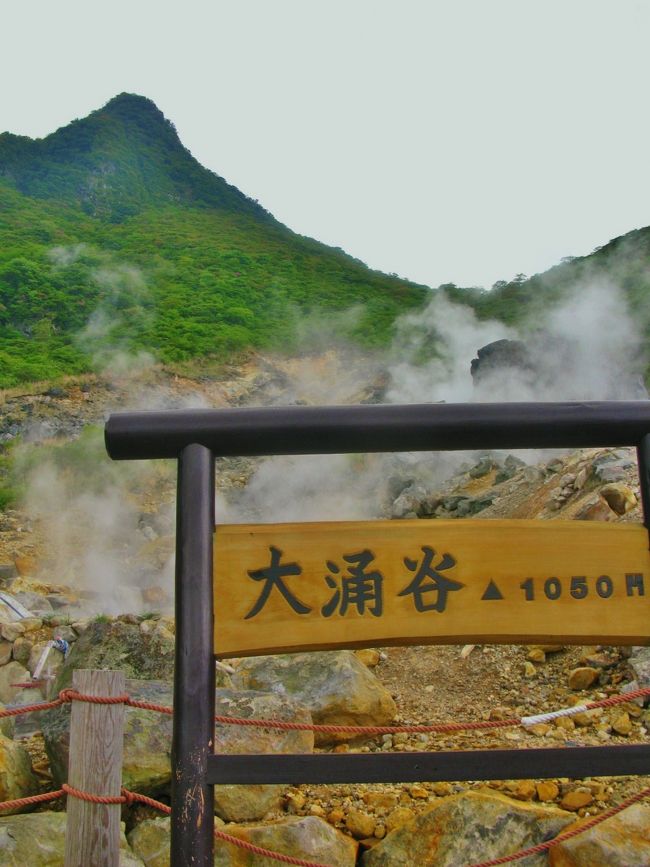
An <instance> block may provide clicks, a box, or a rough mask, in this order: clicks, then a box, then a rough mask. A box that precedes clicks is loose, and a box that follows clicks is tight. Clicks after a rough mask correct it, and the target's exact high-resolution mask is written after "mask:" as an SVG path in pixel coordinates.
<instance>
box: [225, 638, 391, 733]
mask: <svg viewBox="0 0 650 867" xmlns="http://www.w3.org/2000/svg"><path fill="white" fill-rule="evenodd" d="M233 684H234V686H235V687H240V688H245V689H257V690H262V691H264V692H273V691H275V692H282V691H284V692H285V693H286V694H287V695H290V696H292V697H293V698H295V699H296V700H297V701H298V702H299V703H300V704H302V705H304V706H305V707H307V708H309V710H310V711H311V714H312V716H313V718H314V722H316V723H323V724H327V725H357V726H359V725H360V726H364V725H367V726H376V725H386V724H388V723H390V722H391V720H392V719H393V717H394V716H395V714H396V712H397V708H396V706H395V702H394V701H393V699H392V697H391V695H390V693H389V692H388V691H387V690H386V689H385V688H384V687H383V686H382V685H381V684H380V682H379V681H378V680H377V678H376V677H375V676H374V674H372V672H371V671H369V670H368V669H367V668H366V666H365V665H363V664H362V663H361V662H359V660H358V659H357V658H356V657H355V655H354V653H352V652H350V651H349V650H339V651H331V652H320V653H291V654H284V655H281V656H256V657H251V658H250V659H243V660H241V661H240V663H239V666H238V668H237V671H236V673H235V674H234V675H233ZM350 739H351V738H350V736H349V735H347V734H342V735H317V736H316V743H333V742H336V741H344V740H350Z"/></svg>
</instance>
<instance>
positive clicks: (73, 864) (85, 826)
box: [65, 670, 125, 867]
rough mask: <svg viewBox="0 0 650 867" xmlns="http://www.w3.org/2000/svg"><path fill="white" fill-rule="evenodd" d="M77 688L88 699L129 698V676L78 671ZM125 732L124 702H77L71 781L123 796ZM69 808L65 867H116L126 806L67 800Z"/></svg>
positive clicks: (73, 719)
mask: <svg viewBox="0 0 650 867" xmlns="http://www.w3.org/2000/svg"><path fill="white" fill-rule="evenodd" d="M72 686H73V688H74V689H76V690H77V691H78V692H80V693H82V694H84V695H96V696H109V697H110V696H116V695H124V692H125V680H124V672H123V671H82V670H78V671H74V672H73V673H72ZM123 732H124V705H123V704H90V703H88V702H81V701H73V702H72V711H71V714H70V758H69V766H68V783H69V784H70V785H71V786H74V788H75V789H79V790H80V791H82V792H88V793H89V794H91V795H106V796H108V797H115V796H117V795H119V794H120V787H121V785H122V743H123ZM66 810H67V814H68V816H67V824H66V833H65V867H88V865H89V864H93V865H95V867H117V864H118V861H119V851H120V813H121V805H120V804H91V803H89V802H88V801H82V800H81V799H80V798H74V797H72V796H68V799H67V804H66Z"/></svg>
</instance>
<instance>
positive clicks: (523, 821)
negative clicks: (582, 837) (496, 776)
mask: <svg viewBox="0 0 650 867" xmlns="http://www.w3.org/2000/svg"><path fill="white" fill-rule="evenodd" d="M573 820H574V817H573V815H572V814H571V813H567V812H565V811H564V810H558V809H557V808H555V807H541V806H538V805H535V804H528V803H522V802H521V801H513V800H511V799H510V798H507V797H505V795H500V794H496V793H490V794H488V793H487V792H485V793H484V792H465V793H463V794H461V795H452V796H451V797H449V798H443V799H442V800H441V801H440V802H439V803H438V804H436V805H435V806H434V807H432V809H430V810H427V811H426V812H424V813H420V815H418V816H416V818H415V820H414V821H413V822H412V823H410V824H407V825H405V826H403V827H400V828H398V829H397V830H395V831H391V833H390V834H388V835H387V836H386V837H385V838H384V839H383V840H382V841H381V843H378V844H377V845H376V846H375V847H374V848H372V849H370V850H369V851H368V852H367V853H366V854H365V855H364V857H363V865H364V867H395V865H397V864H417V865H418V867H458V865H460V864H473V863H475V862H476V861H487V860H489V859H493V858H502V857H504V856H505V855H510V854H512V853H514V852H517V851H518V850H519V849H527V848H528V847H529V846H535V845H537V844H538V843H542V842H544V841H546V840H549V839H551V838H552V837H556V836H557V835H558V834H559V833H560V831H562V829H563V828H565V827H566V826H567V825H568V824H570V823H571V822H572V821H573ZM526 865H527V867H547V865H548V856H547V855H546V854H545V853H542V854H541V855H539V856H531V857H529V858H528V859H527V860H526Z"/></svg>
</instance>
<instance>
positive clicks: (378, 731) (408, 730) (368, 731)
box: [0, 687, 650, 735]
mask: <svg viewBox="0 0 650 867" xmlns="http://www.w3.org/2000/svg"><path fill="white" fill-rule="evenodd" d="M646 696H650V687H646V688H644V689H637V690H635V691H634V692H628V693H623V694H620V695H614V696H610V697H609V698H605V699H601V700H599V701H592V702H588V703H586V704H584V705H581V706H579V707H576V711H575V712H576V713H579V712H581V711H585V710H595V709H596V708H602V707H613V706H614V705H617V704H621V703H623V702H628V701H633V700H634V699H636V698H644V697H646ZM70 701H85V702H90V703H91V704H125V705H128V706H129V707H135V708H139V709H140V710H150V711H155V712H158V713H164V714H170V715H173V713H174V710H173V708H171V707H169V705H164V704H157V703H155V702H148V701H140V700H139V699H134V698H130V696H128V695H117V696H111V697H107V696H97V695H84V694H82V693H79V692H77V690H75V689H62V690H61V692H60V693H59V697H58V698H56V699H53V700H52V701H44V702H39V703H38V704H28V705H23V706H22V707H15V708H9V709H5V710H0V719H2V718H3V717H9V716H18V715H20V714H23V713H30V712H32V711H42V710H49V709H50V708H54V707H58V706H59V705H61V704H63V703H65V702H70ZM567 715H569V714H567ZM541 716H543V714H541ZM214 719H215V722H216V723H219V724H221V725H238V726H252V727H254V728H265V729H278V730H280V731H313V732H318V733H322V734H357V735H383V734H401V733H405V734H426V733H438V734H446V733H451V732H459V731H476V730H481V729H483V730H485V729H498V728H510V727H512V726H516V725H521V724H522V719H521V717H509V718H508V719H503V720H477V721H468V722H458V723H454V722H452V723H435V724H432V725H405V726H352V725H347V726H346V725H320V724H317V723H295V722H287V721H285V720H275V719H244V718H240V717H230V716H215V718H214Z"/></svg>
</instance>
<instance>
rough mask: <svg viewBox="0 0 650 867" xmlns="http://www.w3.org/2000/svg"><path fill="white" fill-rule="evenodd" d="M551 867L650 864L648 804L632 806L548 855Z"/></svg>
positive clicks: (624, 866) (637, 865)
mask: <svg viewBox="0 0 650 867" xmlns="http://www.w3.org/2000/svg"><path fill="white" fill-rule="evenodd" d="M549 864H550V867H640V865H641V864H650V804H633V805H632V806H631V807H628V808H627V810H623V812H621V813H619V814H618V815H616V816H612V818H611V819H607V820H606V821H604V822H603V823H602V824H601V825H596V827H595V828H591V830H589V831H585V832H584V833H582V834H580V835H579V836H577V837H573V839H571V840H567V841H566V843H558V844H557V846H554V847H553V848H552V849H551V850H550V853H549Z"/></svg>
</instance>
